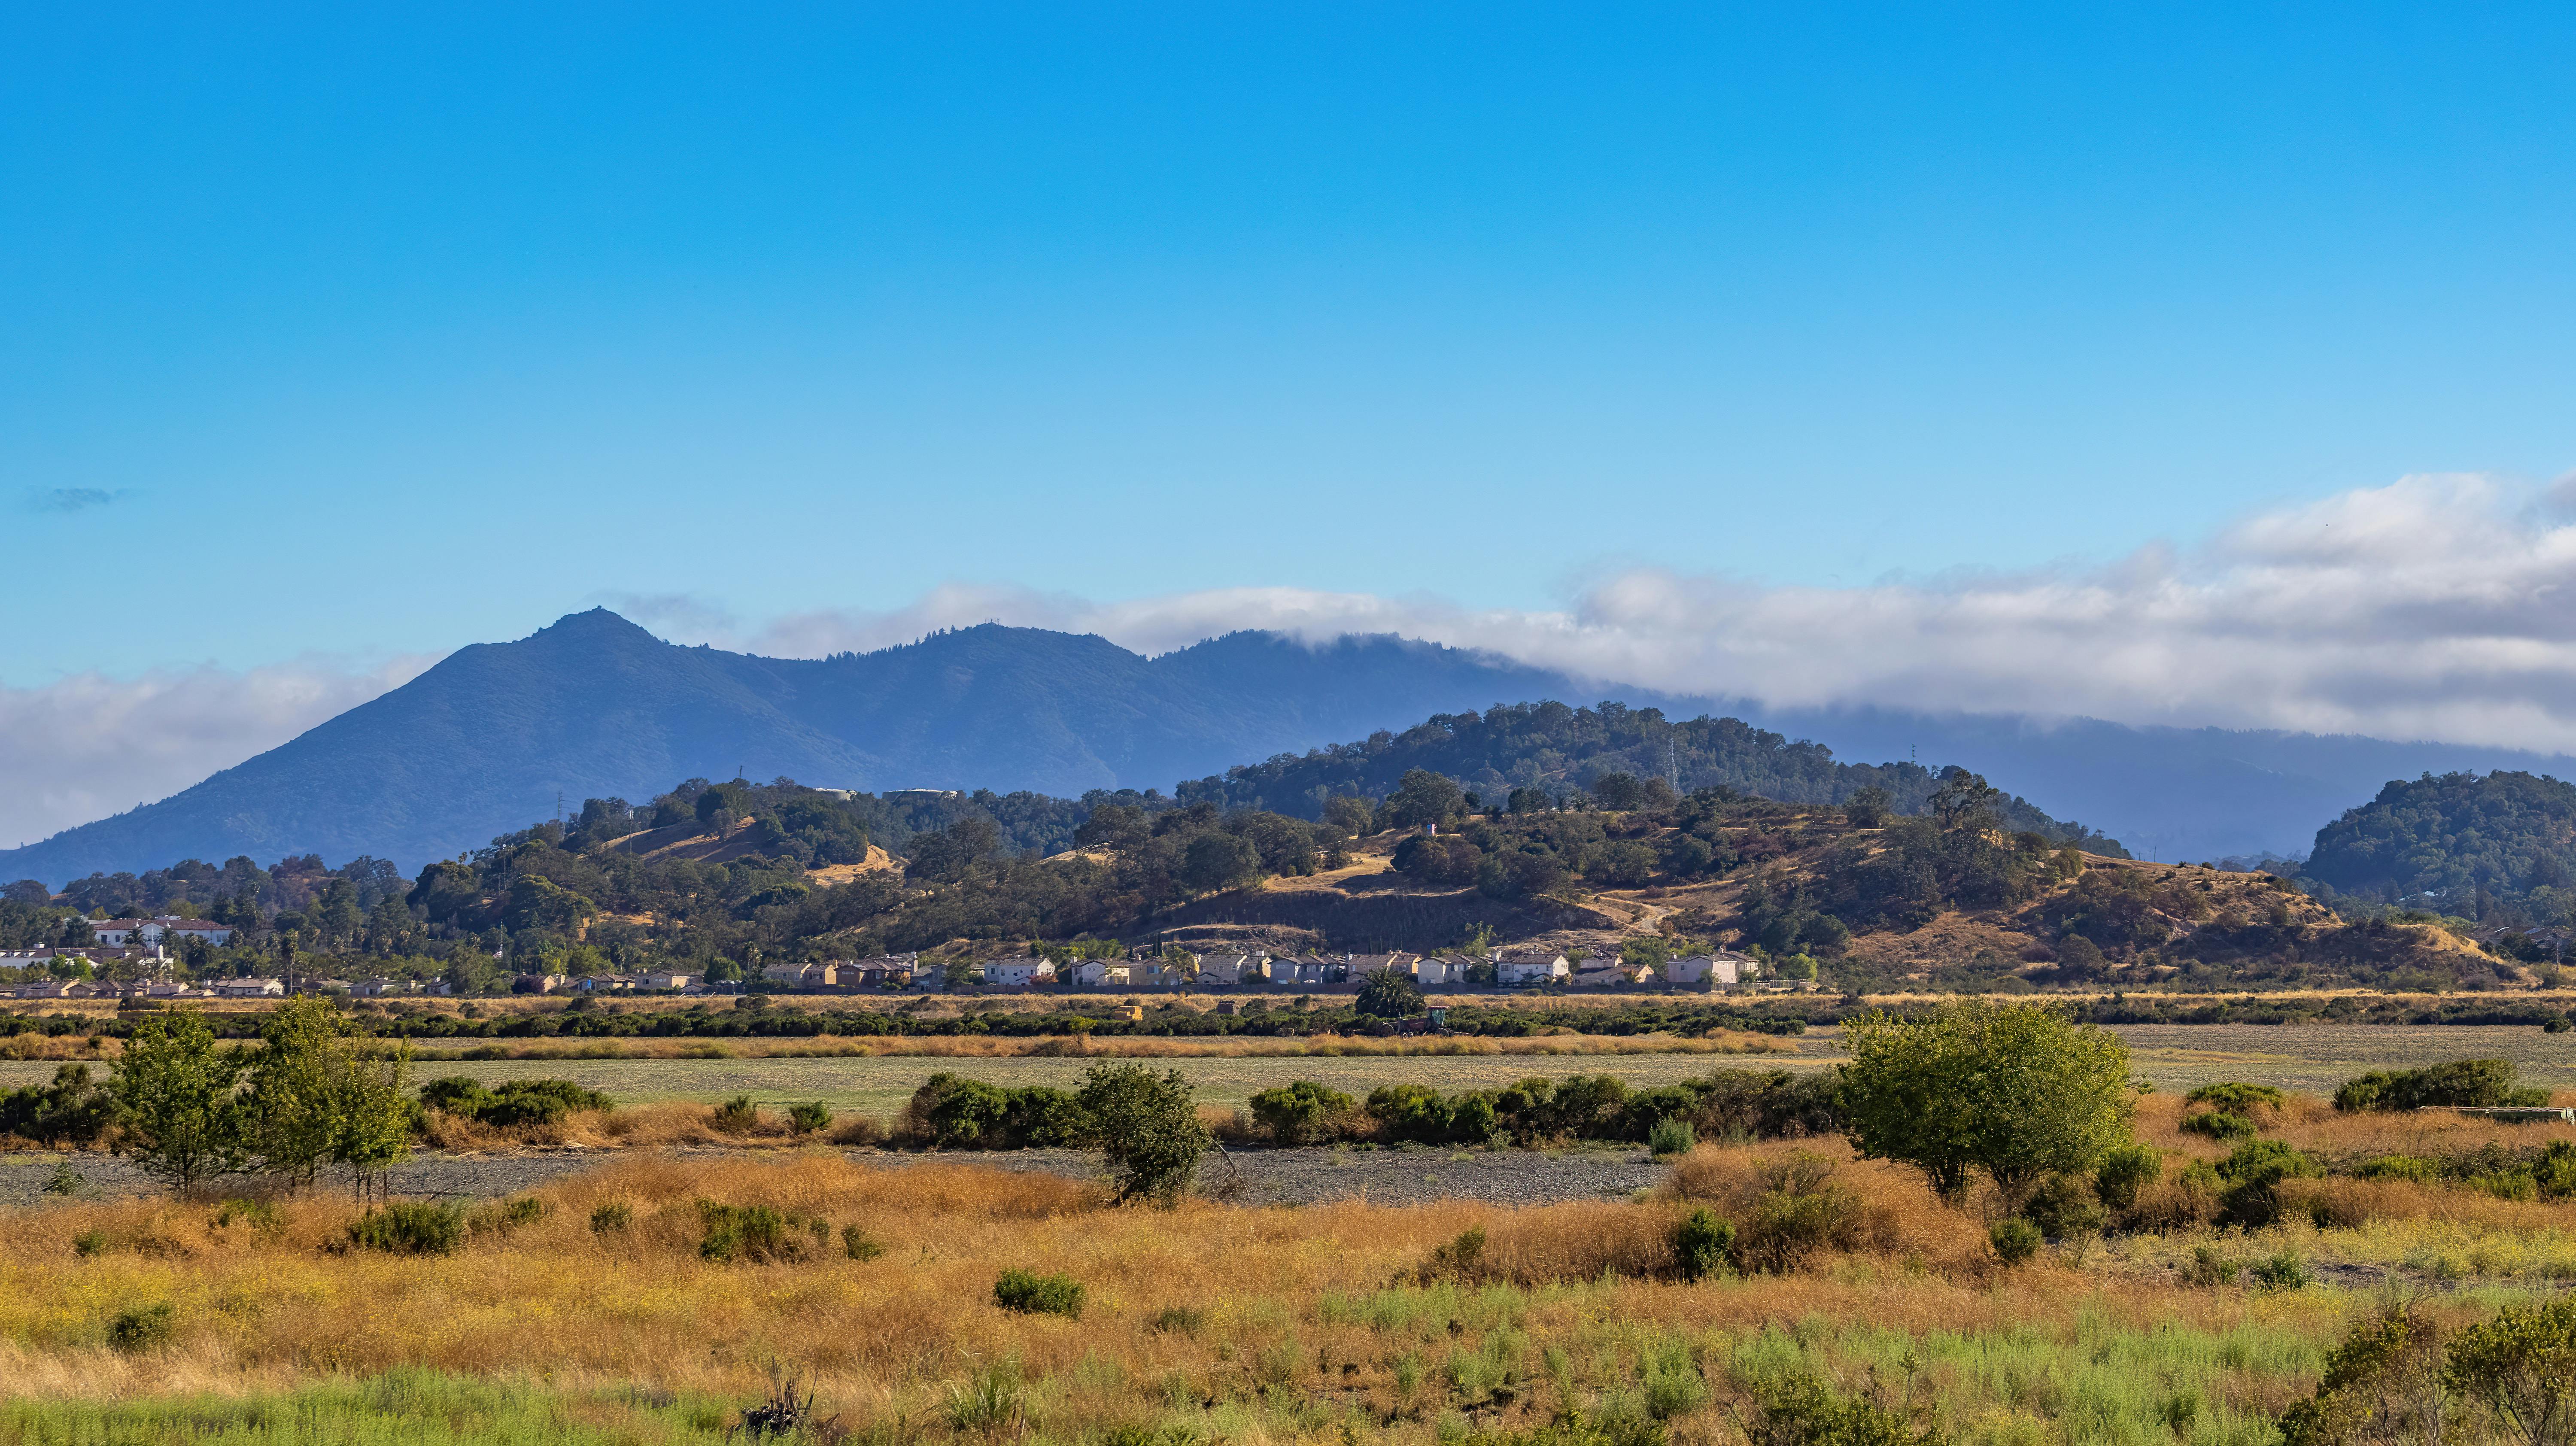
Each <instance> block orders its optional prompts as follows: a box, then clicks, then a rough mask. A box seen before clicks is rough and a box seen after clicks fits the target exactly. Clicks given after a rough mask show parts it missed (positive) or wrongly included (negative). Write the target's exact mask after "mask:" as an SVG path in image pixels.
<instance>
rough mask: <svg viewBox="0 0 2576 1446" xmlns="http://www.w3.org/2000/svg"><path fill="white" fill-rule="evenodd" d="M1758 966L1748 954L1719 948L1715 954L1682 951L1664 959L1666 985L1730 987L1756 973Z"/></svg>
mask: <svg viewBox="0 0 2576 1446" xmlns="http://www.w3.org/2000/svg"><path fill="white" fill-rule="evenodd" d="M1760 967H1761V966H1760V965H1759V964H1757V963H1755V962H1754V960H1753V958H1752V956H1750V955H1746V954H1737V953H1733V952H1731V951H1724V950H1721V951H1720V952H1718V953H1715V954H1684V955H1681V956H1679V957H1676V958H1673V959H1668V960H1666V961H1665V962H1664V982H1665V983H1667V984H1702V983H1707V984H1714V985H1716V986H1718V987H1719V988H1722V989H1732V988H1734V987H1735V986H1736V985H1738V984H1741V983H1743V982H1744V981H1745V980H1747V979H1749V978H1751V977H1752V976H1753V974H1754V973H1756V972H1758V971H1759V969H1760Z"/></svg>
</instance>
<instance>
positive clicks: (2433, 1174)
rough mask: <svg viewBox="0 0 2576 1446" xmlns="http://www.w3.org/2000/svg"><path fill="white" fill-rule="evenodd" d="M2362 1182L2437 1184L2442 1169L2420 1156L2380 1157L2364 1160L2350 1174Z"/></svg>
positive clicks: (2439, 1180)
mask: <svg viewBox="0 0 2576 1446" xmlns="http://www.w3.org/2000/svg"><path fill="white" fill-rule="evenodd" d="M2352 1173H2353V1174H2354V1175H2355V1176H2357V1177H2358V1178H2360V1179H2364V1180H2409V1181H2412V1182H2414V1183H2415V1184H2418V1185H2433V1184H2439V1183H2440V1182H2441V1179H2442V1167H2441V1166H2439V1165H2436V1164H2434V1163H2433V1162H2432V1161H2430V1160H2427V1159H2425V1158H2423V1157H2422V1156H2420V1155H2381V1156H2379V1157H2377V1158H2375V1159H2369V1160H2364V1161H2362V1162H2361V1166H2360V1168H2358V1169H2356V1170H2354V1171H2353V1172H2352Z"/></svg>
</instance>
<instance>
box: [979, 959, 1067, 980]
mask: <svg viewBox="0 0 2576 1446" xmlns="http://www.w3.org/2000/svg"><path fill="white" fill-rule="evenodd" d="M984 982H985V983H987V984H998V985H1000V986H1001V987H1002V988H1004V989H1026V988H1028V987H1029V986H1030V985H1033V984H1053V983H1054V982H1055V961H1054V960H1052V959H1032V958H1030V957H1028V956H1027V955H1025V954H1022V955H1016V956H1014V957H1012V958H1008V959H995V960H992V961H991V962H989V963H987V964H985V965H984Z"/></svg>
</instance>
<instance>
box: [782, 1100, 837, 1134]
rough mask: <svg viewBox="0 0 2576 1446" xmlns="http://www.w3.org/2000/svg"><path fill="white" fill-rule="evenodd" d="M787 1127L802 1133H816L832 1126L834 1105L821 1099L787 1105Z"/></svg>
mask: <svg viewBox="0 0 2576 1446" xmlns="http://www.w3.org/2000/svg"><path fill="white" fill-rule="evenodd" d="M787 1128H789V1129H791V1130H793V1131H795V1132H796V1133H797V1134H800V1135H811V1134H816V1133H818V1132H820V1131H823V1130H828V1129H830V1128H832V1107H831V1106H829V1105H827V1104H825V1103H823V1102H822V1101H821V1100H812V1101H809V1102H807V1103H805V1104H801V1105H789V1106H788V1107H787Z"/></svg>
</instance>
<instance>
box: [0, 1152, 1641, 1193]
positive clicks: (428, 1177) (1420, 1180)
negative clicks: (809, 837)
mask: <svg viewBox="0 0 2576 1446" xmlns="http://www.w3.org/2000/svg"><path fill="white" fill-rule="evenodd" d="M619 1153H621V1152H618V1151H602V1150H562V1151H546V1152H542V1153H531V1154H520V1155H445V1154H427V1155H418V1156H415V1157H413V1158H412V1159H410V1160H408V1161H406V1162H404V1163H403V1164H401V1165H399V1166H397V1167H395V1169H394V1173H393V1190H394V1193H395V1194H396V1195H408V1196H416V1197H455V1196H489V1195H507V1194H510V1193H512V1192H513V1191H518V1190H527V1189H532V1188H534V1187H536V1186H539V1185H543V1184H545V1183H547V1182H548V1181H551V1180H556V1179H559V1178H561V1177H563V1176H565V1175H570V1174H575V1173H577V1172H579V1171H582V1170H587V1169H590V1168H592V1167H594V1166H596V1165H600V1164H604V1163H606V1162H607V1161H609V1160H612V1159H615V1158H617V1156H618V1154H619ZM670 1153H671V1154H673V1155H676V1156H680V1157H683V1158H687V1157H696V1156H723V1155H730V1154H767V1153H774V1152H769V1151H757V1150H747V1151H735V1150H727V1149H721V1148H707V1149H676V1150H673V1151H671V1152H670ZM850 1157H851V1158H852V1159H854V1160H858V1161H860V1162H862V1163H864V1164H870V1165H878V1166H885V1167H892V1168H901V1167H904V1166H908V1165H914V1164H919V1163H923V1162H926V1161H931V1160H940V1161H955V1162H961V1163H971V1164H977V1165H987V1166H991V1167H994V1168H997V1169H1003V1170H1044V1171H1051V1172H1054V1173H1056V1174H1061V1175H1071V1176H1074V1177H1075V1178H1077V1179H1087V1178H1091V1177H1093V1176H1096V1175H1097V1174H1098V1173H1099V1167H1098V1164H1097V1162H1096V1160H1095V1158H1094V1157H1092V1156H1090V1155H1087V1154H1084V1153H1082V1152H1080V1151H1076V1150H1011V1151H1002V1152H996V1153H993V1154H936V1155H916V1154H908V1153H899V1152H887V1151H877V1150H858V1151H853V1152H851V1156H850ZM65 1163H69V1164H70V1166H71V1167H72V1169H73V1170H74V1171H76V1172H78V1173H79V1175H80V1176H81V1180H82V1184H81V1187H80V1192H79V1193H80V1197H81V1198H83V1199H120V1198H125V1197H130V1196H138V1195H151V1194H157V1193H159V1190H160V1187H159V1186H157V1185H155V1184H154V1183H153V1182H152V1181H151V1180H150V1179H149V1178H148V1177H146V1176H145V1175H144V1174H143V1173H142V1172H141V1171H140V1170H137V1169H135V1168H134V1167H133V1165H131V1164H129V1163H128V1162H126V1161H124V1160H121V1159H119V1158H117V1157H115V1156H113V1155H88V1154H79V1155H59V1154H45V1153H38V1152H33V1151H30V1152H25V1153H18V1154H9V1155H0V1207H5V1208H24V1207H26V1206H30V1205H37V1204H42V1203H44V1202H46V1201H48V1200H51V1199H54V1198H56V1197H53V1196H50V1195H47V1194H46V1193H45V1185H46V1183H47V1182H48V1181H49V1180H51V1179H52V1178H53V1176H54V1172H55V1170H56V1168H57V1167H59V1166H61V1165H63V1164H65ZM1663 1173H1664V1167H1663V1166H1661V1165H1658V1164H1656V1163H1654V1161H1653V1160H1652V1159H1651V1158H1650V1157H1649V1156H1648V1155H1647V1154H1646V1152H1645V1151H1643V1150H1635V1149H1626V1150H1621V1149H1597V1150H1595V1149H1586V1150H1558V1151H1541V1150H1491V1151H1487V1150H1459V1151H1452V1150H1439V1149H1414V1148H1405V1149H1393V1150H1349V1149H1340V1150H1336V1149H1298V1150H1235V1151H1232V1152H1230V1153H1228V1154H1225V1155H1210V1156H1209V1157H1208V1162H1207V1165H1206V1167H1205V1168H1204V1169H1203V1170H1202V1171H1201V1172H1200V1180H1201V1183H1202V1184H1203V1185H1204V1186H1205V1187H1206V1188H1208V1189H1210V1190H1211V1191H1214V1192H1217V1193H1219V1194H1222V1195H1225V1196H1227V1197H1228V1198H1231V1199H1233V1200H1235V1201H1237V1202H1238V1203H1241V1204H1246V1205H1311V1204H1316V1203H1319V1202H1323V1201H1329V1200H1353V1199H1365V1200H1372V1201H1375V1202H1377V1203H1379V1204H1382V1205H1418V1204H1424V1203H1427V1202H1430V1201H1434V1200H1490V1201H1494V1202H1496V1203H1500V1204H1509V1205H1536V1204H1544V1203H1547V1202H1549V1201H1556V1200H1597V1199H1613V1200H1616V1199H1625V1198H1626V1197H1628V1196H1629V1195H1632V1194H1634V1193H1635V1192H1637V1191H1639V1190H1645V1189H1650V1188H1652V1187H1653V1186H1654V1184H1655V1183H1656V1182H1657V1181H1658V1180H1660V1179H1661V1178H1662V1177H1663Z"/></svg>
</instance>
